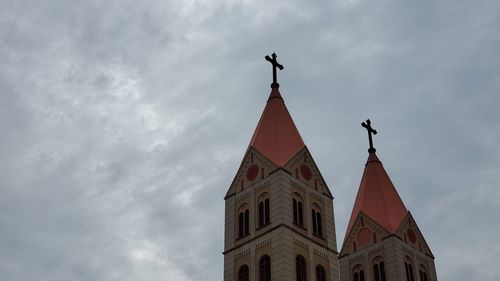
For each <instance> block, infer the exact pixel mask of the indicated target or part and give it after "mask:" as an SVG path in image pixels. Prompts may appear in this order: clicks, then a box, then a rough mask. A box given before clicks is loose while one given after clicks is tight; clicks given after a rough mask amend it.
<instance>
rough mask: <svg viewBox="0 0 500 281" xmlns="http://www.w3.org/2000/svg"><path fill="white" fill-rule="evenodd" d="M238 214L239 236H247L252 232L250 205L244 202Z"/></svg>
mask: <svg viewBox="0 0 500 281" xmlns="http://www.w3.org/2000/svg"><path fill="white" fill-rule="evenodd" d="M238 213H239V215H238V238H241V237H243V236H246V235H248V234H249V233H250V227H249V225H250V211H249V210H248V205H247V204H243V205H241V207H240V209H239V212H238Z"/></svg>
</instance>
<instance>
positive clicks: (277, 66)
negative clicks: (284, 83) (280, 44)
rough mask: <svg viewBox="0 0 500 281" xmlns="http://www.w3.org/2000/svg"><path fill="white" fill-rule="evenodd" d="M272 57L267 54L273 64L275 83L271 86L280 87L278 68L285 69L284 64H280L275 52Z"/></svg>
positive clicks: (268, 59) (267, 58)
mask: <svg viewBox="0 0 500 281" xmlns="http://www.w3.org/2000/svg"><path fill="white" fill-rule="evenodd" d="M271 56H272V58H270V57H269V56H266V60H267V61H268V62H270V63H271V64H272V65H273V83H272V84H271V88H274V87H279V86H280V85H279V84H278V78H277V75H276V68H279V69H280V70H283V65H281V64H279V63H278V61H277V60H276V57H277V56H276V54H275V53H273V54H272V55H271Z"/></svg>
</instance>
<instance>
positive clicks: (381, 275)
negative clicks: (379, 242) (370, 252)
mask: <svg viewBox="0 0 500 281" xmlns="http://www.w3.org/2000/svg"><path fill="white" fill-rule="evenodd" d="M373 275H374V277H375V281H386V279H385V266H384V260H383V259H382V257H381V256H378V257H376V258H375V259H374V260H373Z"/></svg>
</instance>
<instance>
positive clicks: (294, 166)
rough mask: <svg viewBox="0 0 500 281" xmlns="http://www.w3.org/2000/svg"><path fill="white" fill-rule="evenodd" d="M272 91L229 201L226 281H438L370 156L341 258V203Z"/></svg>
mask: <svg viewBox="0 0 500 281" xmlns="http://www.w3.org/2000/svg"><path fill="white" fill-rule="evenodd" d="M266 60H267V61H269V62H270V63H271V64H272V66H273V83H272V84H271V94H270V95H269V98H268V100H267V103H266V106H265V108H264V111H263V113H262V116H261V118H260V120H259V122H258V124H257V128H256V129H255V132H254V134H253V136H252V139H251V141H250V144H249V146H248V148H247V150H246V153H245V156H244V157H243V160H242V162H241V164H240V167H239V168H238V171H237V173H236V176H235V177H234V180H233V181H232V183H231V185H230V186H229V190H228V191H227V194H226V196H225V197H224V200H225V235H224V252H223V254H224V281H271V280H275V281H292V280H296V281H308V280H310V281H314V280H316V281H326V280H328V281H338V280H341V281H349V280H351V281H400V280H401V281H403V280H407V281H437V277H436V271H435V267H434V256H433V255H432V253H431V251H430V249H429V246H428V245H427V243H426V242H425V240H424V238H423V235H422V233H421V232H420V230H419V229H418V227H417V225H416V223H415V221H414V219H413V217H412V216H411V214H410V212H409V211H408V210H407V209H406V207H405V205H404V204H403V202H402V201H401V198H400V197H399V195H398V193H397V191H396V189H395V187H394V185H393V184H392V182H391V180H390V179H389V176H388V175H387V173H386V172H385V170H384V168H383V166H382V163H381V162H380V160H379V159H378V157H377V155H376V154H375V148H373V144H372V134H376V131H375V130H374V129H373V128H372V127H371V124H370V122H369V120H367V122H366V123H363V127H365V128H366V129H367V130H368V135H369V139H370V149H369V150H368V151H369V155H368V161H367V163H366V165H365V171H364V174H363V177H362V179H361V184H360V186H359V190H358V194H357V197H356V201H355V203H354V207H353V211H352V214H351V218H350V221H349V225H348V229H347V232H346V236H345V238H344V242H343V245H342V247H341V250H340V252H338V250H337V244H336V234H335V220H334V214H333V195H332V192H331V191H330V188H329V187H328V185H327V183H326V182H325V180H324V179H323V177H322V175H321V172H320V170H319V168H318V167H317V165H316V164H315V162H314V159H313V158H312V155H311V154H310V152H309V150H308V149H307V146H306V145H305V143H304V141H303V140H302V137H301V136H300V133H299V131H298V130H297V128H296V126H295V124H294V122H293V120H292V117H291V116H290V113H289V112H288V110H287V108H286V106H285V103H284V100H283V97H282V96H281V93H280V91H279V84H278V83H277V74H276V71H277V69H283V66H282V65H281V64H279V63H278V62H277V60H276V55H275V54H272V56H271V57H270V56H266Z"/></svg>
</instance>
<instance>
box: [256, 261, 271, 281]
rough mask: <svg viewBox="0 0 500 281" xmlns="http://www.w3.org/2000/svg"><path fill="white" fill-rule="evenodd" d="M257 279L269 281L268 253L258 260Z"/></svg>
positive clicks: (269, 264) (269, 262) (269, 263)
mask: <svg viewBox="0 0 500 281" xmlns="http://www.w3.org/2000/svg"><path fill="white" fill-rule="evenodd" d="M259 281H271V258H270V257H269V256H268V255H263V256H262V257H261V258H260V260H259Z"/></svg>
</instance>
